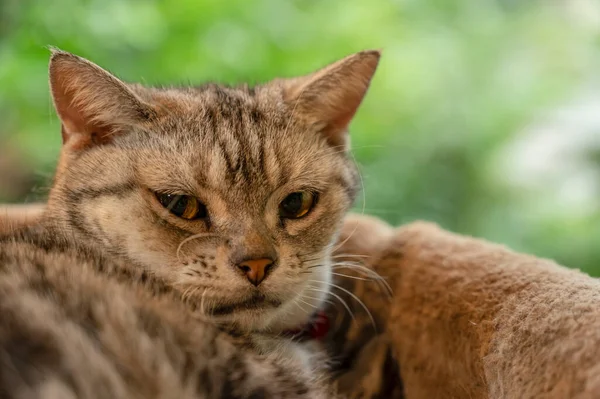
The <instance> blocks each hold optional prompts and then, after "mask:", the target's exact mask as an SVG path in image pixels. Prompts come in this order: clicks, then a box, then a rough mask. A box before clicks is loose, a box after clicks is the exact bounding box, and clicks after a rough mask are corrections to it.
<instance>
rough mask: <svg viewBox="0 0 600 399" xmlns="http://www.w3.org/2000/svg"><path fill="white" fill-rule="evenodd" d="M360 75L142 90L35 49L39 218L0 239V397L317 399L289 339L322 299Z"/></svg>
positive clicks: (371, 57)
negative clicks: (48, 138)
mask: <svg viewBox="0 0 600 399" xmlns="http://www.w3.org/2000/svg"><path fill="white" fill-rule="evenodd" d="M379 58H380V52H379V51H374V50H372V51H363V52H359V53H356V54H353V55H350V56H348V57H346V58H344V59H342V60H340V61H337V62H335V63H333V64H331V65H329V66H327V67H325V68H323V69H321V70H319V71H317V72H315V73H312V74H309V75H307V76H302V77H297V78H292V79H275V80H273V81H271V82H268V83H266V84H262V85H258V86H256V87H249V86H239V87H225V86H222V85H218V84H206V85H203V86H200V87H165V88H156V87H154V88H152V87H144V86H142V85H138V84H128V83H125V82H123V81H121V80H119V79H118V78H116V77H115V76H113V75H112V74H110V73H109V72H107V71H105V70H103V69H101V68H100V67H99V66H97V65H95V64H93V63H91V62H90V61H87V60H85V59H83V58H80V57H78V56H75V55H72V54H69V53H66V52H63V51H60V50H53V51H52V55H51V60H50V66H49V76H50V87H51V93H52V98H53V102H54V105H55V108H56V111H57V113H58V116H59V118H60V120H61V135H62V140H63V146H62V150H61V154H60V159H59V162H58V166H57V169H56V175H55V179H54V182H53V186H52V189H51V191H50V195H49V198H48V205H47V209H46V210H45V211H44V214H43V216H42V218H41V221H40V222H39V223H34V224H33V225H30V226H26V227H23V228H21V229H17V230H16V231H13V232H10V233H6V234H4V235H3V236H2V237H0V314H2V317H1V318H0V396H1V397H7V398H25V397H27V398H29V397H40V398H68V397H78V398H121V397H122V398H135V397H139V398H142V397H143V398H171V397H173V398H187V397H189V398H195V397H199V398H280V397H286V398H326V397H333V396H334V392H333V391H332V389H331V388H330V387H329V386H328V384H327V383H326V378H325V377H324V375H325V374H324V370H323V364H324V363H326V359H324V358H323V357H321V356H319V352H318V350H317V348H316V347H317V345H315V343H314V341H311V340H305V339H303V335H302V334H301V333H300V332H302V331H306V328H307V326H308V328H309V329H310V326H311V325H314V324H315V323H316V321H317V320H318V319H319V317H318V315H320V313H319V309H321V308H322V307H323V304H324V302H325V301H326V300H327V296H328V294H329V287H330V284H331V279H332V271H331V263H332V259H331V256H332V251H333V250H334V249H335V248H334V243H335V242H336V239H337V237H338V234H339V229H340V227H341V225H342V221H343V217H344V215H345V214H346V213H347V212H348V210H349V208H350V207H351V205H352V203H353V201H354V199H355V197H356V194H357V192H358V189H359V187H358V186H359V184H358V182H359V179H358V173H357V170H356V168H355V166H354V163H353V162H352V160H351V157H349V155H348V150H349V138H348V125H349V123H350V121H351V120H352V118H353V116H354V114H355V113H356V111H357V109H358V107H359V105H360V103H361V102H362V99H363V97H364V96H365V94H366V92H367V89H368V87H369V85H370V82H371V79H372V77H373V74H374V73H375V70H376V68H377V65H378V62H379Z"/></svg>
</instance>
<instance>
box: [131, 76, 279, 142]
mask: <svg viewBox="0 0 600 399" xmlns="http://www.w3.org/2000/svg"><path fill="white" fill-rule="evenodd" d="M133 88H134V89H135V91H136V92H137V94H138V95H139V96H140V97H141V98H142V99H144V100H145V101H146V102H148V103H149V104H150V105H151V106H152V108H154V109H155V110H156V115H157V118H156V119H155V120H154V121H152V122H151V123H155V124H156V125H157V126H159V127H162V128H163V130H165V132H164V133H167V134H168V133H188V132H189V133H190V134H193V133H196V132H198V131H200V132H205V133H209V132H210V131H230V132H232V133H236V132H240V133H243V132H244V131H247V130H248V129H249V128H252V127H256V126H257V125H260V126H261V127H263V128H271V129H277V128H281V127H282V126H283V124H284V123H285V120H286V119H287V117H288V113H289V109H288V107H287V105H286V104H285V103H284V101H283V99H282V93H281V89H280V88H279V87H278V86H276V85H269V84H267V85H261V86H257V87H250V86H247V85H242V86H238V87H228V86H222V85H218V84H205V85H202V86H197V87H183V88H174V87H172V88H145V87H141V86H137V85H136V86H133Z"/></svg>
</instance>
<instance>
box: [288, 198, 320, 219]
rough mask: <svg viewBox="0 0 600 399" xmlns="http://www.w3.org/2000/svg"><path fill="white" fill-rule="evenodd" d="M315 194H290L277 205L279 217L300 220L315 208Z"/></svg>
mask: <svg viewBox="0 0 600 399" xmlns="http://www.w3.org/2000/svg"><path fill="white" fill-rule="evenodd" d="M316 202H317V194H315V193H312V192H310V191H298V192H295V193H291V194H290V195H288V196H287V197H285V199H284V200H283V201H281V204H279V216H280V217H282V218H284V219H300V218H301V217H304V216H306V214H308V212H310V210H311V209H312V208H313V207H314V206H315V203H316Z"/></svg>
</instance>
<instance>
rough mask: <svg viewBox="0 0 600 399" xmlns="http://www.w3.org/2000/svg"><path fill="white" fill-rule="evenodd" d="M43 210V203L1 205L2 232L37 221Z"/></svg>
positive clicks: (0, 222) (0, 221) (0, 224)
mask: <svg viewBox="0 0 600 399" xmlns="http://www.w3.org/2000/svg"><path fill="white" fill-rule="evenodd" d="M43 212H44V205H43V204H29V205H0V234H2V233H7V232H10V231H13V230H16V229H19V228H21V227H23V226H26V225H29V224H32V223H35V222H36V221H37V220H39V219H40V217H41V216H42V213H43Z"/></svg>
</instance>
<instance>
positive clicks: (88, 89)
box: [49, 50, 154, 149]
mask: <svg viewBox="0 0 600 399" xmlns="http://www.w3.org/2000/svg"><path fill="white" fill-rule="evenodd" d="M49 70H50V71H49V74H50V90H51V92H52V98H53V100H54V106H55V108H56V112H57V113H58V116H59V118H60V120H61V124H62V126H61V128H62V138H63V143H64V144H69V148H71V149H85V148H89V147H91V146H94V145H98V144H103V143H107V142H109V141H110V140H111V139H112V138H113V137H114V136H115V135H118V134H120V133H122V132H124V131H126V130H127V128H130V127H131V126H134V125H136V124H140V123H143V122H144V121H147V120H148V119H150V118H151V117H152V116H153V114H154V111H153V110H152V109H151V107H150V106H148V105H147V104H144V103H143V101H142V100H141V99H140V98H138V96H137V95H136V94H135V93H133V92H132V91H131V90H130V89H129V88H128V87H127V85H126V84H125V83H123V82H122V81H120V80H119V79H117V78H116V77H115V76H113V75H111V74H110V73H109V72H107V71H105V70H104V69H102V68H100V67H99V66H97V65H96V64H93V63H92V62H90V61H88V60H86V59H84V58H81V57H78V56H76V55H73V54H70V53H67V52H63V51H59V50H52V56H51V58H50V67H49Z"/></svg>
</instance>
